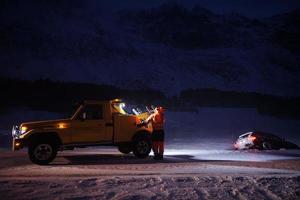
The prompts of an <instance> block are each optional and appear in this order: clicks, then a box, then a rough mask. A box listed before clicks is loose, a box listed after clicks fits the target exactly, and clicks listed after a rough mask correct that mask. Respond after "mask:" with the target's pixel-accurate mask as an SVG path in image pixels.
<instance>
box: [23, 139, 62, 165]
mask: <svg viewBox="0 0 300 200" xmlns="http://www.w3.org/2000/svg"><path fill="white" fill-rule="evenodd" d="M56 154H57V147H56V145H55V144H54V143H51V142H50V141H45V142H43V141H37V142H34V143H31V144H29V146H28V155H29V159H30V160H31V162H33V163H35V164H38V165H47V164H49V163H50V162H52V161H53V160H54V158H55V157H56Z"/></svg>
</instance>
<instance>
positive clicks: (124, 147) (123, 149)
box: [118, 145, 132, 154]
mask: <svg viewBox="0 0 300 200" xmlns="http://www.w3.org/2000/svg"><path fill="white" fill-rule="evenodd" d="M118 149H119V151H120V152H121V153H123V154H129V153H130V152H131V151H132V148H130V147H129V146H128V145H119V146H118Z"/></svg>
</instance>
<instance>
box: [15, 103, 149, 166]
mask: <svg viewBox="0 0 300 200" xmlns="http://www.w3.org/2000/svg"><path fill="white" fill-rule="evenodd" d="M124 106H125V104H124V103H123V102H122V101H121V100H120V99H114V100H111V101H84V102H83V103H82V104H81V105H80V106H79V107H78V109H77V110H76V112H75V113H74V114H73V115H72V117H71V118H68V119H57V120H48V121H35V122H26V123H22V124H21V125H20V126H14V127H13V131H12V136H13V144H12V148H13V151H16V150H20V149H22V148H23V147H28V155H29V158H30V160H31V161H32V162H33V163H36V164H40V165H45V164H48V163H50V162H51V161H52V160H53V159H54V158H55V157H56V154H57V151H62V150H65V149H67V150H72V149H74V148H75V147H88V146H97V145H111V146H117V147H118V149H119V151H120V152H122V153H124V154H128V153H130V152H131V151H132V152H133V154H134V155H135V156H136V157H138V158H145V157H147V156H148V155H149V153H150V151H151V147H152V141H151V134H152V131H153V129H152V124H151V123H148V124H143V123H141V121H143V120H145V119H146V118H147V117H148V116H149V113H148V112H144V113H138V114H137V115H131V114H128V113H126V111H125V110H124V109H123V107H124Z"/></svg>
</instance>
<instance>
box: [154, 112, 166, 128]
mask: <svg viewBox="0 0 300 200" xmlns="http://www.w3.org/2000/svg"><path fill="white" fill-rule="evenodd" d="M164 123H165V117H164V111H163V109H162V108H160V109H158V114H157V115H155V117H154V118H153V122H152V127H153V130H163V129H164Z"/></svg>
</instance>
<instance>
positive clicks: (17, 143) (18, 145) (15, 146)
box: [12, 138, 24, 151]
mask: <svg viewBox="0 0 300 200" xmlns="http://www.w3.org/2000/svg"><path fill="white" fill-rule="evenodd" d="M23 147H24V141H23V140H22V139H16V138H13V142H12V150H13V151H18V150H20V149H22V148H23Z"/></svg>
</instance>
